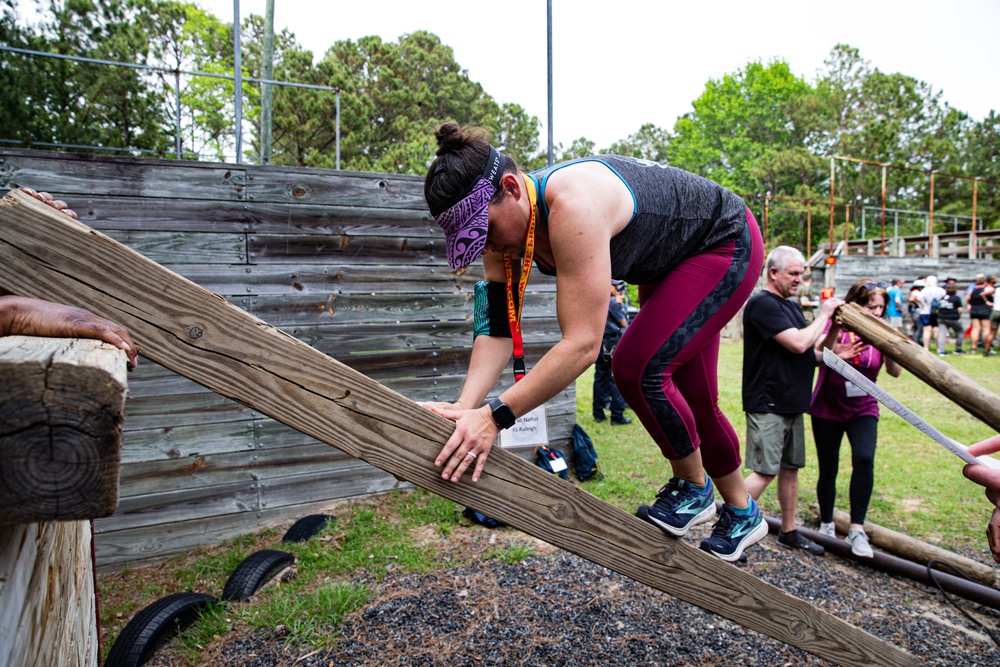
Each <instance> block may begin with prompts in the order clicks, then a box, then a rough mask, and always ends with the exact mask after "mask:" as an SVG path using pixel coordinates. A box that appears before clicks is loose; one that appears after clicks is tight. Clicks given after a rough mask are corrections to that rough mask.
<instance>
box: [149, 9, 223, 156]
mask: <svg viewBox="0 0 1000 667" xmlns="http://www.w3.org/2000/svg"><path fill="white" fill-rule="evenodd" d="M150 18H151V20H152V21H153V24H152V26H151V28H150V31H149V43H150V48H151V56H152V62H151V64H154V65H157V66H159V67H162V68H164V69H167V70H172V71H188V72H206V73H210V74H217V75H220V76H232V74H233V63H234V58H233V34H232V26H231V25H226V24H224V23H222V22H221V21H220V20H219V19H218V18H216V17H215V16H214V15H213V14H210V13H209V12H206V11H205V10H203V9H201V8H200V7H198V6H197V5H195V4H192V3H190V2H176V1H173V0H168V1H166V2H161V3H160V4H159V6H158V11H157V12H156V13H155V14H153V15H151V17H150ZM157 76H158V78H159V81H160V86H161V89H162V90H163V91H164V95H165V97H166V98H167V99H166V107H167V110H166V113H167V115H168V116H169V119H170V129H169V136H170V137H171V138H174V137H175V135H176V129H175V128H176V122H177V110H176V108H175V106H176V95H177V78H176V77H175V76H173V75H172V74H169V73H164V72H158V74H157ZM233 91H234V84H233V82H232V81H231V80H228V79H222V78H215V77H206V76H199V75H188V74H182V75H181V76H180V96H181V110H180V115H181V123H180V124H181V140H182V141H181V144H182V146H181V149H182V151H183V152H184V154H187V155H190V154H194V155H196V156H202V157H207V158H210V159H217V160H223V159H225V156H226V155H232V154H233V151H234V148H235V134H234V132H233V124H234V114H235V109H234V106H233Z"/></svg>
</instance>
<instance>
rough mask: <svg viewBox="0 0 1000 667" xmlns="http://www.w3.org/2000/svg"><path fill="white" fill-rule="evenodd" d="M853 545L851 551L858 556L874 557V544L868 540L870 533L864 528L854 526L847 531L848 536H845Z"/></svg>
mask: <svg viewBox="0 0 1000 667" xmlns="http://www.w3.org/2000/svg"><path fill="white" fill-rule="evenodd" d="M844 539H845V540H846V541H847V542H849V543H850V545H851V553H852V554H854V555H855V556H857V557H858V558H874V557H875V552H874V551H872V545H871V543H870V542H868V535H867V534H866V533H865V531H864V530H858V529H857V528H852V529H851V530H850V531H848V533H847V537H845V538H844Z"/></svg>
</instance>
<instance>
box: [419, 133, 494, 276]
mask: <svg viewBox="0 0 1000 667" xmlns="http://www.w3.org/2000/svg"><path fill="white" fill-rule="evenodd" d="M505 164H506V161H505V160H504V157H503V155H502V154H501V153H500V151H498V150H497V149H495V148H493V146H490V156H489V159H487V160H486V168H485V169H483V173H482V175H481V176H479V177H478V178H477V179H476V181H475V183H473V184H472V187H470V188H469V189H468V190H467V191H466V192H465V194H463V195H462V196H461V197H460V198H459V199H458V201H456V202H455V203H454V204H452V205H451V206H449V207H448V209H447V210H446V211H444V212H443V213H438V214H436V215H435V216H434V219H435V220H437V223H438V224H439V225H440V226H441V229H443V230H444V236H445V243H446V244H447V249H448V266H450V267H451V268H453V269H461V268H463V267H466V266H468V265H469V264H471V263H472V262H474V261H475V260H476V258H477V257H479V256H480V255H481V254H483V248H485V247H486V232H487V230H488V228H489V221H488V219H487V207H488V205H489V203H490V200H491V199H493V195H495V194H496V192H497V190H498V189H499V188H500V177H501V176H503V169H504V165H505Z"/></svg>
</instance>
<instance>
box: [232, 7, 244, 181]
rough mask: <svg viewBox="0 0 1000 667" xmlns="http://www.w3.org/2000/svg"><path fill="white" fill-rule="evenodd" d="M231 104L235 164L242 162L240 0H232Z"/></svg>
mask: <svg viewBox="0 0 1000 667" xmlns="http://www.w3.org/2000/svg"><path fill="white" fill-rule="evenodd" d="M233 58H234V60H233V81H234V82H235V84H236V85H235V87H234V90H233V106H234V107H235V109H236V121H235V124H236V128H235V131H236V164H241V163H242V162H243V156H242V153H243V63H242V62H241V60H240V0H233Z"/></svg>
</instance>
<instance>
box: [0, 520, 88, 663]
mask: <svg viewBox="0 0 1000 667" xmlns="http://www.w3.org/2000/svg"><path fill="white" fill-rule="evenodd" d="M96 621H97V614H96V609H95V596H94V563H93V560H92V558H91V532H90V522H89V521H48V522H42V523H22V524H18V525H5V526H0V665H5V666H7V667H36V666H41V665H46V666H51V667H97V664H98V660H99V659H100V655H99V653H98V638H97V622H96Z"/></svg>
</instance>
